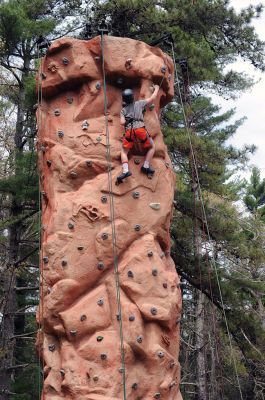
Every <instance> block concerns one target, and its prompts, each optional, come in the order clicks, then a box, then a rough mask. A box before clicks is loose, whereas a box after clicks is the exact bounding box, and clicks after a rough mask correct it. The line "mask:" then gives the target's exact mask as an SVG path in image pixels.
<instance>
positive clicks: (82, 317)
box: [80, 314, 86, 322]
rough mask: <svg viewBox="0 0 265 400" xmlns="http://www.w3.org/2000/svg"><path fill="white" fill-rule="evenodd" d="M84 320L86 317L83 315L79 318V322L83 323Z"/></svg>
mask: <svg viewBox="0 0 265 400" xmlns="http://www.w3.org/2000/svg"><path fill="white" fill-rule="evenodd" d="M85 320H86V315H85V314H82V315H81V317H80V321H82V322H83V321H85Z"/></svg>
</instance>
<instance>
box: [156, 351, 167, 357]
mask: <svg viewBox="0 0 265 400" xmlns="http://www.w3.org/2000/svg"><path fill="white" fill-rule="evenodd" d="M157 355H158V357H159V358H163V357H164V356H165V354H164V352H163V351H158V352H157Z"/></svg>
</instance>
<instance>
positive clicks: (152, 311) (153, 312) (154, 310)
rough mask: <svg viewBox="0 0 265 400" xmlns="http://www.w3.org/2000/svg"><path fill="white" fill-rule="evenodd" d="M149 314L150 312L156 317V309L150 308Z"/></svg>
mask: <svg viewBox="0 0 265 400" xmlns="http://www.w3.org/2000/svg"><path fill="white" fill-rule="evenodd" d="M150 312H151V314H152V315H156V314H157V309H156V308H155V307H152V308H151V309H150Z"/></svg>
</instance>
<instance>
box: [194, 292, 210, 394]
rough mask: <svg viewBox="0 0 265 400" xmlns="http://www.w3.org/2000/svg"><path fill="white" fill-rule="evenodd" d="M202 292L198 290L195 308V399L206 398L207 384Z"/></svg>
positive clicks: (203, 299)
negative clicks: (196, 389) (196, 391)
mask: <svg viewBox="0 0 265 400" xmlns="http://www.w3.org/2000/svg"><path fill="white" fill-rule="evenodd" d="M204 304H205V298H204V294H203V293H202V292H201V291H199V295H198V303H197V309H196V350H197V359H196V364H197V384H198V396H197V400H207V399H208V396H207V386H206V369H205V368H206V360H205V353H204V345H205V340H204Z"/></svg>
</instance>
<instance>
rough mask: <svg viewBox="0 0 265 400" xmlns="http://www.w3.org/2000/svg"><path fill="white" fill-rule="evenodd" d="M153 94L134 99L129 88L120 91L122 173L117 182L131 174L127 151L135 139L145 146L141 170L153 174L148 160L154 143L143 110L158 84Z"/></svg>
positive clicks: (153, 98)
mask: <svg viewBox="0 0 265 400" xmlns="http://www.w3.org/2000/svg"><path fill="white" fill-rule="evenodd" d="M152 88H153V94H152V95H151V96H150V97H149V98H148V99H144V100H138V101H134V94H133V91H132V90H131V89H125V90H124V91H123V93H122V100H123V105H124V107H123V109H122V110H121V120H120V121H121V125H123V126H124V127H125V135H124V138H123V143H122V149H121V162H122V174H121V175H119V176H118V177H117V182H116V183H117V184H119V183H122V182H123V179H125V178H127V177H128V176H131V175H132V173H131V171H129V166H128V153H129V151H130V149H131V148H132V147H133V145H134V143H135V142H136V141H140V142H141V143H142V144H143V147H144V148H147V149H148V151H147V153H146V157H145V161H144V164H143V166H142V167H141V172H143V173H144V174H147V175H153V174H154V173H155V170H154V169H153V168H152V167H151V166H150V162H151V160H152V158H153V156H154V153H155V144H154V141H153V139H152V138H151V137H150V136H149V134H148V132H147V130H146V129H145V125H144V116H143V111H144V108H145V106H146V105H148V104H151V103H152V102H153V101H154V100H155V98H156V96H157V94H158V91H159V86H158V85H154V86H153V87H152Z"/></svg>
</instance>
